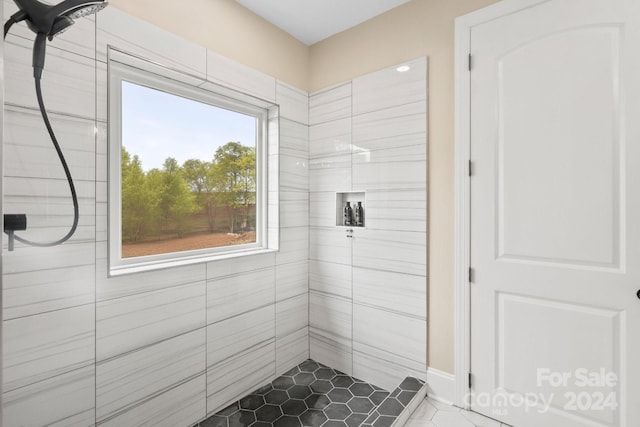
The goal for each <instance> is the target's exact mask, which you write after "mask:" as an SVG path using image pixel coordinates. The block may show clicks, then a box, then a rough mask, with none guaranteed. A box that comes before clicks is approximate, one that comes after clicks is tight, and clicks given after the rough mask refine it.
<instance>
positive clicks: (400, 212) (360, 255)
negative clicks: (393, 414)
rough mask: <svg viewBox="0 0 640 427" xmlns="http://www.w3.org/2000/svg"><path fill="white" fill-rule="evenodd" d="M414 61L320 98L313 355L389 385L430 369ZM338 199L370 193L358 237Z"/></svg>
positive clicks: (420, 103) (313, 146)
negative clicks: (340, 213)
mask: <svg viewBox="0 0 640 427" xmlns="http://www.w3.org/2000/svg"><path fill="white" fill-rule="evenodd" d="M408 65H409V66H410V67H411V68H410V70H409V71H406V72H402V73H401V72H398V71H397V70H396V67H391V68H388V69H385V70H381V71H379V72H375V73H372V74H368V75H366V76H363V77H359V78H356V79H354V80H352V81H350V82H346V83H344V84H342V85H338V86H335V87H332V88H329V89H327V90H323V91H320V92H318V93H314V94H312V95H311V96H310V114H309V121H310V131H309V135H310V140H309V154H310V261H309V288H310V295H309V303H310V304H309V322H310V323H309V328H310V351H311V357H312V358H313V359H315V360H317V361H319V362H322V363H324V364H327V365H329V366H332V367H334V368H336V369H340V370H342V371H344V372H346V373H348V374H352V375H353V376H355V377H358V378H361V379H364V380H366V381H368V382H371V383H373V384H376V385H379V386H381V387H384V388H386V389H388V390H392V389H393V388H395V387H396V386H397V385H398V384H399V383H400V381H401V380H402V379H403V378H404V377H405V376H407V375H412V376H415V377H418V378H422V379H425V376H426V366H427V360H426V359H427V348H426V347H427V344H426V338H427V332H426V327H427V325H426V320H427V313H426V312H427V308H426V304H427V295H426V289H427V285H426V284H427V278H426V275H427V265H426V263H427V236H426V232H427V230H426V217H427V210H426V209H427V200H426V195H427V181H426V177H427V60H426V58H421V59H417V60H415V61H412V62H410V63H408ZM336 192H366V203H365V205H366V206H365V226H366V227H365V228H364V229H360V228H354V233H353V238H347V233H346V228H345V227H337V226H336ZM340 208H341V207H338V209H340Z"/></svg>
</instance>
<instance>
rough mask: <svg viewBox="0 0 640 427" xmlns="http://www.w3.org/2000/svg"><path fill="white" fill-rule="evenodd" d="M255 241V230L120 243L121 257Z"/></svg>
mask: <svg viewBox="0 0 640 427" xmlns="http://www.w3.org/2000/svg"><path fill="white" fill-rule="evenodd" d="M255 241H256V233H255V231H251V232H248V233H242V234H225V233H215V234H211V233H207V234H196V235H193V236H188V237H182V238H175V239H167V240H156V241H153V242H141V243H125V244H123V245H122V257H123V258H131V257H137V256H145V255H157V254H164V253H168V252H182V251H190V250H194V249H206V248H212V247H219V246H228V245H237V244H241V243H251V242H255Z"/></svg>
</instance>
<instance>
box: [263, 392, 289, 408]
mask: <svg viewBox="0 0 640 427" xmlns="http://www.w3.org/2000/svg"><path fill="white" fill-rule="evenodd" d="M264 400H266V402H267V403H272V404H274V405H281V404H283V403H284V402H286V401H287V400H289V395H288V394H287V392H286V391H284V390H271V391H270V392H269V393H267V394H266V396H265V397H264Z"/></svg>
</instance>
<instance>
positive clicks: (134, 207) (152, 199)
mask: <svg viewBox="0 0 640 427" xmlns="http://www.w3.org/2000/svg"><path fill="white" fill-rule="evenodd" d="M121 161H122V240H123V241H132V242H135V241H139V240H141V239H143V238H145V237H146V236H147V235H149V234H150V233H151V232H153V230H154V223H155V219H156V213H157V206H158V201H159V198H158V196H159V194H158V193H157V192H156V191H154V189H153V187H152V186H149V185H148V183H147V180H146V176H145V173H144V171H143V170H142V164H141V162H140V159H139V158H138V156H133V158H132V157H131V155H130V154H129V153H128V152H127V150H126V149H125V148H124V147H123V148H122V150H121Z"/></svg>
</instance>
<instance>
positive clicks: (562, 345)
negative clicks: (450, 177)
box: [468, 0, 640, 427]
mask: <svg viewBox="0 0 640 427" xmlns="http://www.w3.org/2000/svg"><path fill="white" fill-rule="evenodd" d="M514 3H517V2H511V4H514ZM528 3H531V2H528ZM471 54H472V62H471V63H472V67H471V77H470V78H471V159H472V161H473V176H472V178H471V266H472V268H473V273H474V274H473V276H474V277H473V279H472V283H471V284H470V286H471V369H472V383H473V385H472V387H471V394H470V395H469V399H468V400H469V402H470V404H471V407H472V409H473V410H475V411H477V412H480V413H483V414H486V415H488V416H490V417H493V418H498V419H500V420H502V421H504V422H506V423H508V424H511V425H514V426H517V427H521V426H535V427H574V426H575V427H584V426H626V427H638V426H640V410H639V408H640V299H639V297H638V296H637V295H636V292H638V290H639V289H640V1H638V0H548V1H544V2H539V4H537V5H534V6H532V7H528V8H525V9H522V10H519V11H516V12H513V13H509V14H507V15H505V16H502V17H499V18H497V19H494V20H491V21H488V22H485V23H484V24H482V25H477V26H475V27H473V28H472V29H471Z"/></svg>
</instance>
